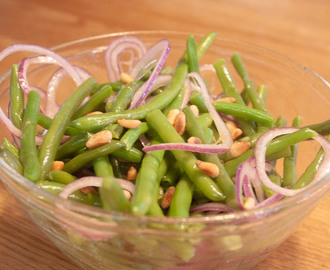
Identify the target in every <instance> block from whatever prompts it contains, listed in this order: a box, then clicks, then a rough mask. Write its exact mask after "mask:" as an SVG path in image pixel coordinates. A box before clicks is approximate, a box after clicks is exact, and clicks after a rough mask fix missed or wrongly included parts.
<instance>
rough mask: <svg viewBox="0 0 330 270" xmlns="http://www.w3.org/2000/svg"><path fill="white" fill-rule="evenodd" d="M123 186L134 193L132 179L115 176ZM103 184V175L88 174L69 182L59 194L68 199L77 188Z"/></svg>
mask: <svg viewBox="0 0 330 270" xmlns="http://www.w3.org/2000/svg"><path fill="white" fill-rule="evenodd" d="M115 179H116V180H117V181H118V182H119V184H120V185H121V187H122V188H123V189H125V190H127V191H129V192H130V193H131V194H134V191H135V185H134V184H133V183H131V182H130V181H127V180H124V179H120V178H115ZM102 184H103V177H96V176H86V177H82V178H79V179H77V180H75V181H73V182H71V183H69V184H67V185H66V186H65V187H64V188H63V190H62V191H61V192H60V194H59V196H60V197H61V198H63V199H67V198H68V197H69V195H70V194H71V193H73V192H74V191H76V190H79V189H81V188H84V187H91V186H93V187H101V186H102Z"/></svg>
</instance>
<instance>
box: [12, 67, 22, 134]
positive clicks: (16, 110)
mask: <svg viewBox="0 0 330 270" xmlns="http://www.w3.org/2000/svg"><path fill="white" fill-rule="evenodd" d="M9 93H10V119H11V121H12V122H13V124H14V126H15V127H17V128H19V129H20V128H21V125H22V121H23V111H24V93H23V90H22V89H21V87H20V85H19V81H18V65H17V64H16V65H12V67H11V76H10V88H9Z"/></svg>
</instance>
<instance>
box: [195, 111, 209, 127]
mask: <svg viewBox="0 0 330 270" xmlns="http://www.w3.org/2000/svg"><path fill="white" fill-rule="evenodd" d="M196 120H197V123H198V125H199V126H200V128H201V129H205V128H209V127H211V126H212V123H213V119H212V116H211V115H210V114H209V113H202V114H200V115H199V116H198V117H197V118H196Z"/></svg>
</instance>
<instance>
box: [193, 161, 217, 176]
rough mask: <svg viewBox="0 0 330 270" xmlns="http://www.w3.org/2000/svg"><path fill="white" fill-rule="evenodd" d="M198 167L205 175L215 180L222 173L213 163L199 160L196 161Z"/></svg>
mask: <svg viewBox="0 0 330 270" xmlns="http://www.w3.org/2000/svg"><path fill="white" fill-rule="evenodd" d="M196 166H197V167H198V168H199V169H200V170H201V171H202V172H204V173H205V174H207V175H208V176H210V177H212V178H214V177H217V176H218V175H219V173H220V170H219V167H218V166H217V165H216V164H214V163H212V162H206V161H201V160H197V161H196Z"/></svg>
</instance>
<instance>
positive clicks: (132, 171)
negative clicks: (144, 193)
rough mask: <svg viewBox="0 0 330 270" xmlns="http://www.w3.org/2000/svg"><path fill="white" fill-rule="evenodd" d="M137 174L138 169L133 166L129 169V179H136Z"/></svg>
mask: <svg viewBox="0 0 330 270" xmlns="http://www.w3.org/2000/svg"><path fill="white" fill-rule="evenodd" d="M136 175H137V170H136V169H135V168H134V167H133V166H131V167H130V168H129V169H128V171H127V177H126V179H127V180H135V179H136Z"/></svg>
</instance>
